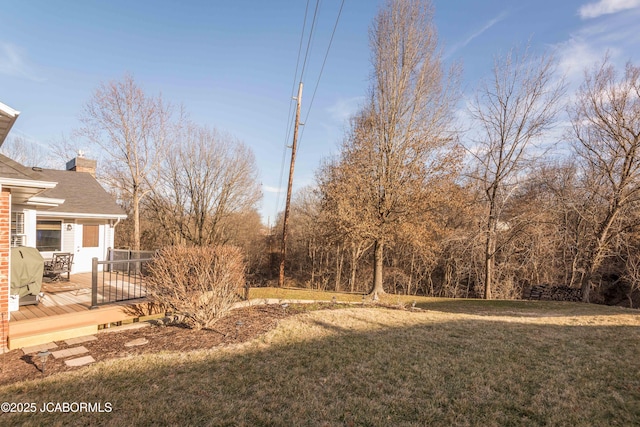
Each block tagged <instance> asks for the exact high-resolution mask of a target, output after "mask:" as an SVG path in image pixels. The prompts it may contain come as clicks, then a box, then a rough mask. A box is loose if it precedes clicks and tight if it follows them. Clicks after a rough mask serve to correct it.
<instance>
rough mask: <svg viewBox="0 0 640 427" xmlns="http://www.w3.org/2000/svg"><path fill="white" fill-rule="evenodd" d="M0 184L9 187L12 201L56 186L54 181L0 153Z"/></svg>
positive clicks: (23, 198)
mask: <svg viewBox="0 0 640 427" xmlns="http://www.w3.org/2000/svg"><path fill="white" fill-rule="evenodd" d="M0 186H2V187H8V188H11V195H12V198H13V202H14V203H25V202H26V201H27V200H29V199H30V198H32V197H34V196H37V195H39V194H40V193H42V192H43V191H45V190H46V189H49V188H53V187H55V186H56V182H52V181H49V180H45V179H42V177H41V176H38V175H37V174H36V173H35V172H34V171H32V170H31V169H29V168H27V167H25V166H22V165H21V164H20V163H18V162H15V161H13V160H11V159H10V158H8V157H7V156H4V155H2V154H0Z"/></svg>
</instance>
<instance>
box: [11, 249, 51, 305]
mask: <svg viewBox="0 0 640 427" xmlns="http://www.w3.org/2000/svg"><path fill="white" fill-rule="evenodd" d="M43 272H44V258H42V255H40V252H39V251H38V250H37V249H36V248H29V247H24V246H23V247H18V248H11V295H19V296H20V305H26V304H37V303H38V302H39V300H40V298H39V296H40V290H41V288H42V274H43Z"/></svg>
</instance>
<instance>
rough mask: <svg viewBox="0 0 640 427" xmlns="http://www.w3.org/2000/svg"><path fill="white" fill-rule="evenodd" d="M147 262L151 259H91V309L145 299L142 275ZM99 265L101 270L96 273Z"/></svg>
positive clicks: (145, 293)
mask: <svg viewBox="0 0 640 427" xmlns="http://www.w3.org/2000/svg"><path fill="white" fill-rule="evenodd" d="M149 261H151V258H145V259H128V260H118V261H98V258H93V259H92V260H91V308H98V307H99V306H101V305H105V304H113V303H117V302H121V301H129V300H134V299H139V298H144V297H146V296H147V290H146V288H145V286H144V276H145V274H144V273H145V272H146V264H147V263H148V262H149ZM125 264H126V265H125ZM100 265H102V269H101V270H100V271H98V269H99V266H100ZM116 266H117V267H118V268H116Z"/></svg>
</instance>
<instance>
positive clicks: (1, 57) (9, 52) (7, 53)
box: [0, 42, 44, 82]
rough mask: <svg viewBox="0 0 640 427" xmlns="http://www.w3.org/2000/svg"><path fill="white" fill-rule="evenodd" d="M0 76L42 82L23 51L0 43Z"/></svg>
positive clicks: (11, 45)
mask: <svg viewBox="0 0 640 427" xmlns="http://www.w3.org/2000/svg"><path fill="white" fill-rule="evenodd" d="M0 74H5V75H8V76H13V77H22V78H26V79H28V80H33V81H36V82H42V81H44V79H43V78H41V77H39V76H38V75H37V73H36V72H35V71H34V69H33V67H32V66H31V65H30V64H29V61H28V60H27V56H26V54H25V53H24V51H23V50H22V49H21V48H19V47H18V46H16V45H13V44H11V43H5V42H0Z"/></svg>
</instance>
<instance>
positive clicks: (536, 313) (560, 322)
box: [0, 295, 640, 426]
mask: <svg viewBox="0 0 640 427" xmlns="http://www.w3.org/2000/svg"><path fill="white" fill-rule="evenodd" d="M270 298H272V297H271V296H270ZM282 298H283V299H284V298H285V297H284V295H283V296H282ZM287 298H291V299H306V298H301V297H299V296H296V297H287ZM360 298H361V297H360ZM418 306H419V307H420V308H421V309H422V310H420V311H409V310H390V309H385V308H377V307H364V308H362V307H350V308H344V309H341V310H318V311H308V312H304V313H301V314H299V315H297V316H295V317H290V318H288V319H285V320H282V321H281V322H280V323H279V325H278V327H276V328H275V329H274V330H272V331H271V332H269V333H268V334H267V335H265V336H262V337H260V338H259V339H256V340H254V341H252V342H250V343H245V344H242V345H238V346H235V347H229V348H224V349H218V350H211V351H196V352H189V353H161V354H154V355H145V356H139V357H132V358H126V359H122V360H114V361H110V362H106V363H98V364H96V365H93V366H90V367H88V368H86V369H82V370H79V371H75V372H73V373H70V374H64V375H57V376H52V377H49V378H46V379H43V380H40V381H31V382H25V383H21V384H16V385H12V386H6V387H2V388H0V400H4V401H7V400H8V401H15V402H29V401H33V402H38V403H42V402H48V401H54V402H64V401H89V402H110V403H111V405H112V407H113V410H112V412H110V413H69V414H60V413H54V414H52V413H36V414H4V415H0V423H2V424H6V425H10V424H15V425H22V424H26V425H55V424H59V425H97V424H109V425H234V426H235V425H238V426H256V425H258V426H259V425H276V426H280V425H281V426H290V425H311V426H316V425H317V426H343V425H372V426H377V425H381V426H386V425H407V426H424V425H431V426H451V425H465V426H466V425H473V426H475V425H477V426H509V425H514V426H515V425H518V426H520V425H527V426H529V425H533V426H535V425H553V426H611V425H621V426H627V425H640V358H638V357H637V352H638V342H639V341H640V314H639V313H638V312H636V311H631V310H619V309H612V308H608V307H600V306H593V305H586V304H578V305H575V306H574V305H572V304H569V305H564V304H562V303H543V304H537V303H528V302H495V301H491V302H486V303H485V302H483V301H474V302H470V301H464V300H463V301H436V300H432V301H427V300H425V301H419V302H418Z"/></svg>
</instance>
